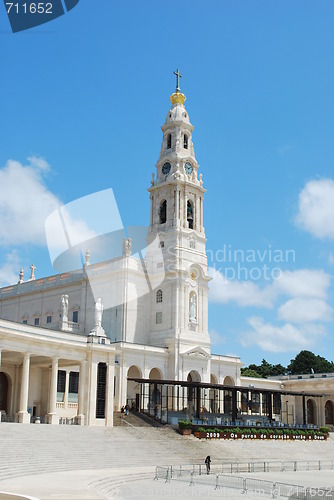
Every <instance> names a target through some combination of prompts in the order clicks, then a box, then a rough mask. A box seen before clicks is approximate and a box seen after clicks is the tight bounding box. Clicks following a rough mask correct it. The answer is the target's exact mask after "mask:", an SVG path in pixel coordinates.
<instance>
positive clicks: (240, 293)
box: [208, 267, 274, 307]
mask: <svg viewBox="0 0 334 500" xmlns="http://www.w3.org/2000/svg"><path fill="white" fill-rule="evenodd" d="M208 273H209V275H210V276H211V277H212V281H211V282H210V283H209V286H210V301H211V302H219V303H223V304H225V303H227V302H236V303H237V304H238V305H240V306H256V307H272V305H273V298H274V296H273V289H272V287H270V286H269V287H266V288H264V289H261V288H260V287H259V285H257V284H255V283H253V282H251V281H237V280H227V279H225V277H224V275H223V274H222V273H221V272H220V271H217V270H216V269H214V268H213V267H209V269H208Z"/></svg>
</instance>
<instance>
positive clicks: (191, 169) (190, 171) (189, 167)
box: [184, 161, 193, 175]
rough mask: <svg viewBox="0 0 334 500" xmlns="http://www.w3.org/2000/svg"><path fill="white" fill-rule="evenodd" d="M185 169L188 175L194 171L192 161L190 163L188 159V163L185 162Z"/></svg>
mask: <svg viewBox="0 0 334 500" xmlns="http://www.w3.org/2000/svg"><path fill="white" fill-rule="evenodd" d="M184 169H185V171H186V173H187V174H188V175H190V174H191V173H192V171H193V166H192V164H191V163H189V161H187V162H186V164H185V166H184Z"/></svg>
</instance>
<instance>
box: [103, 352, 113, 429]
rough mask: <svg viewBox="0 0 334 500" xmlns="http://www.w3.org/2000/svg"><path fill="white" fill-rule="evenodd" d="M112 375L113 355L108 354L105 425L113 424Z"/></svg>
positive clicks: (110, 425)
mask: <svg viewBox="0 0 334 500" xmlns="http://www.w3.org/2000/svg"><path fill="white" fill-rule="evenodd" d="M114 376H115V357H114V355H113V354H109V359H108V365H107V387H106V418H105V423H106V426H107V427H112V426H113V425H114Z"/></svg>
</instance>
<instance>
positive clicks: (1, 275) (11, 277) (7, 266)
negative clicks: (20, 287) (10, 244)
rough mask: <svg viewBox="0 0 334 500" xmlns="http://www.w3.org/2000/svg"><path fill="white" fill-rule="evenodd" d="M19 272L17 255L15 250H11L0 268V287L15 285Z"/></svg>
mask: <svg viewBox="0 0 334 500" xmlns="http://www.w3.org/2000/svg"><path fill="white" fill-rule="evenodd" d="M19 271H20V261H19V255H18V253H17V251H16V250H13V251H12V252H11V253H9V254H7V255H6V260H5V263H4V264H3V265H2V266H1V267H0V287H2V286H6V285H13V284H14V283H17V282H18V280H19Z"/></svg>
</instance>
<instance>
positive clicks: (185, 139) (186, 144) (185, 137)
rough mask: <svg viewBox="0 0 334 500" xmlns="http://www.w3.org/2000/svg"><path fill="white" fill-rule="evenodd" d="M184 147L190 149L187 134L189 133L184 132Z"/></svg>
mask: <svg viewBox="0 0 334 500" xmlns="http://www.w3.org/2000/svg"><path fill="white" fill-rule="evenodd" d="M183 147H184V149H188V136H187V134H184V136H183Z"/></svg>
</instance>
